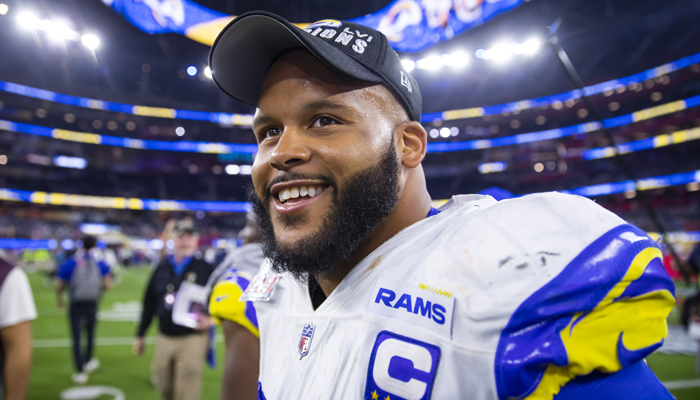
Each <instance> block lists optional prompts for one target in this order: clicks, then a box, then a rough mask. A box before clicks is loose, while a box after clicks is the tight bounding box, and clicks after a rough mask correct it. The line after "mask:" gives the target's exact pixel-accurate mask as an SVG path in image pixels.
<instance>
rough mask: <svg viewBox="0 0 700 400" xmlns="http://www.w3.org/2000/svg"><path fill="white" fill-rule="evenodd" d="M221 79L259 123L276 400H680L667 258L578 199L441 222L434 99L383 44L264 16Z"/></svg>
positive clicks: (267, 380) (265, 370) (232, 49)
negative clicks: (662, 374)
mask: <svg viewBox="0 0 700 400" xmlns="http://www.w3.org/2000/svg"><path fill="white" fill-rule="evenodd" d="M210 66H211V69H212V71H213V77H214V81H215V82H216V83H217V85H218V86H219V87H220V88H221V89H222V90H224V91H225V92H226V93H228V94H229V95H230V96H232V97H233V98H235V99H238V100H240V101H243V102H245V103H248V104H252V105H255V106H256V107H257V111H256V114H255V118H254V121H253V130H254V133H255V135H256V138H257V142H258V153H257V156H256V158H255V162H254V165H253V174H252V179H253V185H254V189H253V191H252V192H251V196H250V201H251V202H252V203H253V205H254V209H255V211H256V212H257V217H258V223H259V225H260V229H261V232H262V236H263V250H264V253H265V256H266V257H267V259H268V260H269V262H268V263H267V265H264V266H263V267H262V268H261V271H260V273H258V275H256V277H255V278H254V279H253V281H252V282H251V283H250V285H249V286H248V289H246V291H245V293H244V295H243V297H242V299H244V300H247V301H251V302H253V303H254V304H255V309H256V311H257V318H258V321H259V324H260V342H261V353H260V377H259V392H258V396H259V398H260V399H268V400H281V399H285V400H286V399H368V400H377V399H382V400H392V399H393V400H397V399H413V400H419V399H477V400H481V399H501V400H505V399H557V400H561V399H584V398H585V399H589V398H596V399H597V400H600V399H612V398H615V399H652V398H653V399H670V398H671V396H670V394H669V393H668V391H667V390H666V389H665V388H664V387H663V385H662V384H661V383H660V382H659V381H658V379H657V378H656V377H655V376H654V375H653V373H652V372H651V371H650V370H649V368H648V367H647V366H646V364H645V362H644V357H645V356H646V355H648V354H650V353H651V352H653V351H654V350H655V349H657V348H658V347H660V346H661V344H662V343H663V340H664V337H665V336H666V334H667V326H666V316H667V315H668V313H669V312H670V310H671V308H672V307H673V306H674V304H675V301H674V286H673V283H672V281H671V280H670V279H669V277H668V275H667V274H666V271H665V270H664V268H663V265H662V264H661V252H660V250H659V248H658V246H657V244H656V243H655V242H654V241H653V240H651V239H650V238H649V237H648V236H647V235H646V234H645V233H644V232H642V231H640V230H639V229H637V228H636V227H634V226H631V225H629V224H627V223H625V221H623V220H622V219H620V218H619V217H617V216H616V215H614V214H612V213H610V212H608V211H606V210H605V209H603V208H602V207H600V206H598V205H596V204H595V203H594V202H592V201H590V200H587V199H585V198H582V197H577V196H571V195H564V194H558V193H543V194H535V195H530V196H524V197H521V198H517V199H512V200H505V201H501V202H497V201H495V200H494V199H493V198H491V197H488V196H479V195H466V196H455V197H453V198H452V199H451V200H450V201H449V202H448V203H447V204H445V205H444V206H442V207H441V208H440V209H439V210H436V209H434V208H431V199H430V196H429V194H428V191H427V189H426V183H425V176H424V173H423V169H422V167H421V162H422V160H423V158H424V157H425V154H426V143H427V139H426V132H425V130H424V128H423V127H422V126H421V124H420V117H421V102H422V100H421V95H420V90H419V88H418V85H417V83H416V82H415V80H414V79H413V78H412V77H411V75H410V74H409V73H408V72H407V71H406V70H404V68H403V67H402V64H401V61H400V60H399V58H398V56H397V54H396V53H395V52H394V51H393V50H392V49H391V47H390V46H389V43H388V41H387V40H386V38H385V37H384V35H382V34H381V33H380V32H377V31H375V30H373V29H370V28H367V27H364V26H359V25H357V24H354V23H350V22H344V21H335V20H323V21H320V22H318V23H315V24H311V25H308V26H306V27H304V28H303V29H301V28H299V27H296V26H295V25H293V24H291V23H289V22H288V21H286V20H284V19H283V18H281V17H279V16H277V15H274V14H271V13H266V12H252V13H246V14H243V15H241V16H239V17H238V18H236V19H235V20H234V21H233V22H231V23H230V24H229V25H228V26H227V27H226V28H225V29H224V30H223V31H222V32H221V34H220V35H219V37H218V38H217V40H216V42H215V43H214V46H213V48H212V52H211V54H210ZM467 89H468V88H467Z"/></svg>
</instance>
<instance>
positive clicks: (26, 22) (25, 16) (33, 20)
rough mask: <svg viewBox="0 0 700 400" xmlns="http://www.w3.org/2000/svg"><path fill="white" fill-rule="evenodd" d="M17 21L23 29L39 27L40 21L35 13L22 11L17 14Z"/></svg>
mask: <svg viewBox="0 0 700 400" xmlns="http://www.w3.org/2000/svg"><path fill="white" fill-rule="evenodd" d="M17 22H19V25H20V26H21V27H22V28H25V29H41V26H42V24H43V23H42V22H41V20H40V19H39V17H37V16H36V15H34V14H32V13H30V12H28V11H24V12H22V13H20V14H19V15H18V16H17Z"/></svg>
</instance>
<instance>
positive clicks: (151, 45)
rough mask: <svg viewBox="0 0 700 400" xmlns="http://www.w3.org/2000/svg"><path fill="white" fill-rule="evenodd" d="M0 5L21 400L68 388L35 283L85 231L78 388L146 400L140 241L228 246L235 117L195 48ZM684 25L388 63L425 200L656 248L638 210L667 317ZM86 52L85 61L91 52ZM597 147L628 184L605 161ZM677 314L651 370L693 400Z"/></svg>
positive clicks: (584, 27) (539, 24)
mask: <svg viewBox="0 0 700 400" xmlns="http://www.w3.org/2000/svg"><path fill="white" fill-rule="evenodd" d="M196 3H198V4H200V5H202V6H205V7H208V8H210V9H213V10H216V11H219V12H221V13H225V14H230V15H238V14H240V13H242V12H245V11H249V10H253V9H262V10H268V11H273V12H276V13H279V14H280V15H282V16H284V17H286V18H288V19H289V20H292V21H298V22H312V21H315V20H318V19H322V18H334V19H348V18H354V17H358V16H362V15H365V14H368V13H372V12H375V11H377V10H380V9H382V8H383V7H385V6H386V5H388V4H389V3H390V1H388V0H381V1H380V0H372V1H366V2H346V1H338V0H334V1H320V0H317V1H312V0H296V1H279V0H266V1H249V0H245V1H232V0H230V1H214V0H198V1H197V2H196ZM3 4H4V5H5V7H3V6H2V5H0V39H1V40H0V238H2V239H0V243H1V246H0V247H2V248H3V251H4V254H5V256H6V257H7V258H10V259H12V260H14V261H15V262H16V263H17V264H20V265H22V266H24V267H25V268H27V269H28V270H29V271H30V272H31V273H30V281H31V283H32V288H33V290H34V296H35V299H36V302H37V307H38V310H39V318H38V320H37V321H36V324H35V328H34V347H35V348H34V367H33V372H32V378H31V383H30V390H29V398H30V399H54V398H59V393H60V392H62V391H63V390H65V389H68V388H70V387H71V384H70V374H71V372H72V371H71V364H70V354H69V342H68V327H67V323H66V322H67V321H66V318H65V311H64V310H58V309H56V306H55V297H54V294H53V291H52V287H51V284H50V281H49V278H48V277H49V274H50V272H51V271H52V270H53V269H54V268H55V266H56V263H57V262H60V260H61V259H62V258H63V257H65V256H66V254H70V251H71V250H72V249H73V248H74V247H75V241H76V240H78V239H79V238H80V236H81V235H82V234H83V233H93V234H97V235H98V236H99V237H100V238H101V239H102V242H103V247H104V248H105V250H107V249H109V250H111V251H113V252H114V254H115V255H116V259H117V264H118V267H119V268H120V269H119V272H118V281H119V284H118V285H117V286H116V287H115V289H114V290H113V291H112V292H109V293H107V294H106V296H105V298H104V301H103V302H102V304H101V313H100V323H99V325H98V341H97V343H98V348H97V356H98V357H99V358H100V359H101V361H102V363H103V366H102V368H101V369H100V370H98V371H97V372H95V373H94V374H92V375H91V380H90V385H91V386H92V385H104V386H109V387H116V388H118V389H120V390H121V391H122V392H123V393H124V394H125V395H126V398H127V399H155V398H157V395H156V392H155V391H154V390H153V389H152V387H151V386H150V382H149V368H148V365H149V363H150V356H151V355H152V347H148V350H147V354H146V357H145V358H138V357H136V356H133V355H132V354H131V349H130V344H131V337H132V336H133V334H134V331H135V326H134V323H133V321H134V319H135V318H137V316H138V307H139V305H138V301H139V299H140V296H141V294H142V291H143V286H144V284H145V280H146V279H147V277H148V274H149V272H150V269H149V265H150V264H152V263H153V260H155V259H156V258H157V253H158V252H159V251H160V250H161V249H162V248H163V247H167V246H168V243H163V242H162V241H160V240H159V239H158V235H159V233H160V232H161V230H162V229H163V226H164V224H165V222H166V221H167V220H168V219H170V218H182V217H184V216H191V217H192V218H193V219H194V220H195V221H196V222H197V224H198V225H200V226H201V227H202V228H203V234H202V242H201V244H202V247H201V251H202V253H203V255H205V256H206V257H209V258H212V257H214V256H215V254H216V253H217V252H220V251H222V249H223V248H224V247H225V246H227V245H229V244H232V243H235V240H236V235H237V232H238V230H239V229H240V228H241V227H242V226H243V224H244V217H243V214H242V213H241V212H242V211H243V210H244V209H245V204H244V201H245V187H246V185H248V184H249V183H250V177H249V176H248V175H249V173H250V164H251V163H252V159H253V153H254V138H253V135H251V134H250V128H249V126H248V125H246V124H247V123H249V121H250V117H249V115H250V114H251V113H252V112H253V109H252V108H251V107H249V106H246V105H244V104H241V103H238V102H235V101H234V100H232V99H230V98H228V97H227V96H225V95H224V94H222V93H221V92H220V91H219V90H218V89H217V88H216V87H215V85H214V84H213V82H212V81H211V80H210V79H209V77H208V75H207V71H206V68H205V67H206V63H207V56H208V50H209V48H208V46H206V45H203V44H200V43H197V42H195V41H192V40H190V39H188V38H186V37H184V36H182V35H178V34H172V33H170V34H160V35H149V34H147V33H144V32H142V31H140V30H138V29H137V28H136V27H134V26H133V25H131V24H130V23H129V22H128V21H127V20H126V19H124V18H123V17H122V16H120V15H119V14H117V13H116V12H114V10H112V9H110V8H109V7H108V6H107V5H105V4H103V3H102V2H100V1H99V0H66V1H61V2H56V1H38V0H33V1H29V0H25V1H7V0H3ZM32 16H33V17H32ZM559 18H561V25H560V27H559V29H558V31H557V37H558V39H559V43H560V44H561V46H562V47H563V48H564V49H565V50H566V51H567V53H568V55H569V57H570V58H571V61H572V63H573V64H574V65H575V66H576V68H577V70H578V72H579V74H580V75H581V77H582V80H583V82H584V84H585V85H586V89H585V92H586V93H587V94H590V96H591V99H592V101H593V103H594V104H595V106H596V108H597V109H598V110H599V111H600V113H601V118H602V126H604V127H606V128H608V129H609V132H610V134H611V136H612V138H613V139H614V141H615V143H612V142H611V140H610V137H609V136H608V135H606V133H605V132H604V131H603V130H602V129H601V123H600V121H598V120H597V119H596V118H595V113H594V112H592V111H591V110H589V109H588V108H587V107H586V105H585V104H584V102H583V101H582V100H581V99H580V98H579V97H580V93H579V92H576V89H577V88H576V87H575V86H574V84H573V83H572V81H571V79H570V78H569V77H568V75H567V73H566V70H565V69H564V68H563V67H562V65H561V63H560V62H559V59H558V58H557V55H556V54H555V52H554V51H553V50H552V48H550V46H549V45H548V44H547V43H546V32H547V30H546V29H547V27H548V26H550V25H551V24H552V23H553V22H554V21H555V20H557V19H559ZM45 19H46V20H49V21H51V22H50V23H46V22H44V23H42V22H41V21H43V20H45ZM698 20H700V1H698V0H684V1H680V0H669V1H661V0H656V1H651V0H636V1H631V0H615V1H613V0H588V1H576V0H565V1H551V0H532V1H530V2H525V3H524V4H522V5H521V6H519V7H517V8H515V9H513V10H511V11H508V12H507V13H504V14H502V15H500V16H498V17H496V18H494V19H493V20H491V21H488V22H487V23H485V24H484V25H482V26H480V27H477V28H474V29H471V30H468V31H466V32H464V33H462V34H460V35H457V36H455V38H453V39H452V40H448V41H444V42H441V43H439V44H437V45H435V46H432V47H430V48H428V49H426V50H424V51H421V52H418V53H402V54H401V56H402V59H404V60H407V64H410V65H412V67H414V68H415V69H413V70H412V74H413V75H414V77H415V78H416V80H417V81H418V83H419V85H420V87H421V91H422V93H423V99H424V100H423V102H424V109H423V112H424V116H423V124H424V125H425V127H426V130H427V131H428V132H429V133H430V138H429V154H428V156H427V158H426V160H425V162H424V167H425V172H426V177H427V180H428V188H429V191H430V193H431V195H432V197H433V199H436V200H439V199H448V198H449V197H450V196H451V195H453V194H459V193H476V192H486V193H489V194H492V195H494V196H495V197H497V198H507V197H510V196H513V195H523V194H527V193H534V192H542V191H552V190H558V191H570V192H573V193H577V194H581V195H584V196H587V197H591V198H594V199H595V200H596V201H597V202H598V203H600V204H602V205H603V206H605V207H606V208H608V209H610V210H612V211H614V212H616V213H618V214H619V215H621V216H622V217H623V218H625V219H627V220H628V221H630V222H632V223H634V224H635V225H637V226H639V227H640V228H642V229H644V230H646V231H647V232H650V233H652V235H658V236H656V237H660V236H661V235H660V232H661V228H660V226H659V224H657V223H655V222H654V220H653V217H651V216H650V212H649V208H650V207H651V209H652V210H653V213H655V214H656V215H657V216H658V220H659V221H660V223H661V225H662V226H663V228H664V229H665V230H666V232H667V233H666V235H665V236H664V238H663V239H662V240H663V241H664V243H666V249H667V251H666V255H667V257H666V260H665V261H666V265H667V268H668V269H669V271H670V272H671V273H672V274H673V276H674V278H676V280H677V284H678V293H677V294H678V298H679V306H680V305H681V304H682V301H683V299H684V298H686V297H688V296H689V295H692V294H693V293H694V292H695V291H696V287H697V277H696V276H692V273H691V271H690V270H689V269H688V268H687V263H686V262H685V260H686V259H687V257H688V256H689V253H690V251H691V250H692V248H693V246H696V245H697V243H698V242H700V157H699V156H698V154H700V152H699V150H700V140H698V139H700V107H699V106H700V97H698V96H700V42H699V41H698V40H697V38H698V37H700V24H698V23H697V21H698ZM37 21H38V22H37ZM61 21H63V23H62V24H63V25H61V23H60V22H61ZM61 26H63V28H61ZM65 28H68V29H69V30H70V31H72V32H75V33H76V34H77V35H79V36H75V37H72V36H71V34H66V33H65V32H67V31H65V30H63V31H62V30H61V29H65ZM83 34H93V35H95V37H97V38H99V45H98V46H97V47H94V48H91V47H93V46H94V43H91V42H90V40H86V41H85V40H83V41H81V38H82V36H80V35H83ZM511 43H518V44H519V45H518V46H513V45H511ZM503 44H506V45H503ZM479 50H481V51H479ZM442 55H447V56H442ZM409 60H410V62H409ZM192 67H194V69H193V68H192ZM251 145H252V147H251ZM615 145H618V149H619V150H620V151H621V152H623V153H625V155H624V157H625V160H626V162H627V164H628V165H629V166H630V169H631V170H632V172H633V174H634V176H635V177H636V178H637V179H638V181H637V182H636V183H635V182H634V181H633V180H632V178H631V177H630V176H629V174H628V173H626V172H625V170H624V168H621V166H620V164H619V163H618V162H617V161H616V159H615V157H613V154H614V147H611V146H615ZM669 246H673V249H674V250H675V253H676V255H675V256H676V257H675V258H674V256H673V254H671V252H670V251H668V250H669ZM125 265H128V266H129V268H123V267H124V266H125ZM678 314H679V313H678V310H674V313H673V314H672V315H671V317H670V320H669V321H670V323H671V324H672V326H671V328H672V330H671V333H672V336H673V339H674V341H673V343H672V345H671V346H668V347H667V349H666V351H667V353H665V354H664V353H657V354H654V355H653V356H652V357H650V358H649V364H650V365H651V367H652V369H653V370H654V372H656V374H657V375H658V376H659V378H660V379H661V380H662V381H664V382H666V383H668V384H669V387H670V388H673V389H672V393H674V395H676V396H677V397H678V398H679V399H691V398H692V399H697V398H699V397H700V376H698V375H696V374H695V357H694V356H692V355H687V354H684V351H685V352H686V353H688V352H692V350H688V347H690V348H692V346H693V345H695V346H697V343H696V342H695V343H694V342H692V341H691V342H689V343H688V342H687V341H686V342H684V341H683V337H682V335H683V332H682V330H680V329H679V327H678V323H679V318H678ZM152 331H153V328H152ZM152 331H151V333H153V332H152ZM684 345H685V346H686V347H683V346H684ZM674 346H675V347H674ZM222 350H223V346H222V345H221V346H219V349H218V352H219V354H220V355H221V352H222ZM668 352H670V354H669V353H668ZM695 353H697V350H695ZM220 378H221V366H220V365H219V366H218V369H215V370H208V371H207V372H206V376H205V385H204V387H205V389H204V395H203V398H205V399H212V398H218V392H219V384H220ZM102 398H110V397H109V396H106V395H105V397H102Z"/></svg>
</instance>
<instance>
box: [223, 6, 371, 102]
mask: <svg viewBox="0 0 700 400" xmlns="http://www.w3.org/2000/svg"><path fill="white" fill-rule="evenodd" d="M301 46H303V47H305V48H306V49H308V50H309V51H310V52H311V53H312V54H314V55H315V56H316V57H318V58H319V59H320V60H321V61H323V62H324V63H325V64H327V65H329V66H330V67H331V68H333V69H335V70H338V71H340V72H342V73H344V74H346V75H349V76H351V77H353V78H356V79H359V80H363V81H367V82H374V83H379V82H383V79H382V78H381V77H379V76H378V75H376V74H375V73H373V72H372V71H370V70H369V69H367V68H366V67H364V66H363V65H362V64H360V63H359V62H357V61H356V60H354V59H353V58H351V57H350V56H348V55H346V54H345V53H343V52H342V51H340V50H338V49H336V48H335V47H333V46H332V45H330V44H328V43H325V42H324V41H323V40H322V39H320V38H317V37H315V36H313V35H310V34H308V33H306V32H304V31H303V30H302V29H300V28H298V27H297V26H295V25H293V24H291V23H289V22H288V21H286V20H284V19H282V18H281V17H279V16H277V15H275V14H271V13H265V12H262V11H256V12H250V13H246V14H242V15H240V16H239V17H238V18H236V19H234V20H233V21H232V22H231V23H229V24H228V25H227V26H226V27H225V28H224V30H223V31H222V32H221V33H220V34H219V36H218V37H217V39H216V41H215V42H214V44H213V45H212V49H211V52H210V53H209V67H210V68H211V71H212V79H213V80H214V82H215V83H216V85H217V86H218V87H219V88H221V90H223V91H224V92H225V93H226V94H228V95H229V96H231V97H233V98H235V99H237V100H240V101H242V102H244V103H247V104H251V105H254V106H257V104H258V98H259V95H260V88H261V86H262V83H263V79H264V78H265V74H266V73H267V71H268V69H269V68H270V66H271V65H272V63H273V61H274V60H275V59H277V57H279V55H280V54H282V53H283V52H285V51H288V50H291V49H294V48H297V47H301Z"/></svg>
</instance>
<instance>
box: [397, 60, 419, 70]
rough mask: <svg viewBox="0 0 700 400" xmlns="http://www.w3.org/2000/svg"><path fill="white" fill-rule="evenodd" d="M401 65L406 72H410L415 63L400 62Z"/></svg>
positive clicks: (410, 61) (411, 61)
mask: <svg viewBox="0 0 700 400" xmlns="http://www.w3.org/2000/svg"><path fill="white" fill-rule="evenodd" d="M401 65H403V69H405V70H406V72H411V71H413V70H414V69H415V68H416V63H415V62H413V60H401Z"/></svg>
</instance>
